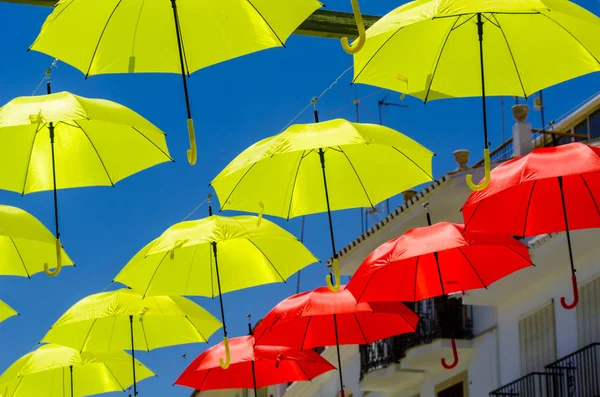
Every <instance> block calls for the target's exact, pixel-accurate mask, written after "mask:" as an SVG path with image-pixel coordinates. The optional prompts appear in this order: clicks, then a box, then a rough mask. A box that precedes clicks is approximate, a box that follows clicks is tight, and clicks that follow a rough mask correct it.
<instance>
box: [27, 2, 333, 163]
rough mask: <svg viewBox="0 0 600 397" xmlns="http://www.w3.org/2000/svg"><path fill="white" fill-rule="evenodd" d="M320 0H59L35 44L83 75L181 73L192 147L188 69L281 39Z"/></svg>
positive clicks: (191, 154) (273, 44)
mask: <svg viewBox="0 0 600 397" xmlns="http://www.w3.org/2000/svg"><path fill="white" fill-rule="evenodd" d="M321 6H322V5H321V3H320V2H318V1H317V0H285V1H273V0H252V1H248V0H227V1H214V0H177V1H176V0H171V1H168V0H160V1H145V0H103V1H97V0H61V1H59V2H58V4H57V5H56V7H55V8H54V11H53V12H52V14H50V16H49V17H48V19H47V20H46V22H45V23H44V26H43V27H42V29H41V32H40V34H39V36H38V37H37V39H36V40H35V42H34V43H33V44H32V46H31V48H30V49H32V50H35V51H40V52H43V53H46V54H48V55H51V56H53V57H55V58H58V59H60V60H62V61H63V62H66V63H68V64H70V65H72V66H74V67H76V68H77V69H79V70H80V71H82V72H83V73H85V75H86V77H87V76H91V75H95V74H107V73H146V72H157V73H178V74H179V73H180V74H181V75H182V79H183V89H184V93H185V100H186V107H187V116H188V132H189V137H190V150H189V151H188V161H189V162H190V164H192V165H194V164H195V162H196V141H195V135H194V124H193V121H192V113H191V110H190V102H189V96H188V89H187V82H186V76H189V75H190V74H191V73H193V72H195V71H196V70H199V69H202V68H205V67H207V66H210V65H214V64H217V63H220V62H223V61H226V60H229V59H232V58H236V57H239V56H242V55H246V54H249V53H253V52H256V51H260V50H264V49H268V48H273V47H281V46H284V42H285V41H286V40H287V38H288V37H289V36H290V35H291V34H292V33H293V32H294V30H296V28H297V27H298V26H299V25H300V24H301V23H302V22H303V21H304V20H305V19H306V18H307V17H308V16H309V15H311V14H312V13H313V12H314V11H315V10H317V9H318V8H320V7H321Z"/></svg>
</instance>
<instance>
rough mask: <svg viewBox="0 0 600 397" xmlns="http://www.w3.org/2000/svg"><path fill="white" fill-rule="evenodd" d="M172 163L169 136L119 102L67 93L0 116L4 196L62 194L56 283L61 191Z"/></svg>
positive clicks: (15, 105)
mask: <svg viewBox="0 0 600 397" xmlns="http://www.w3.org/2000/svg"><path fill="white" fill-rule="evenodd" d="M75 36H76V35H75ZM166 161H172V160H171V157H170V156H169V152H168V149H167V143H166V141H165V135H164V133H163V132H162V131H161V130H159V129H158V128H156V127H155V126H154V125H153V124H151V123H150V122H149V121H147V120H146V119H144V118H143V117H141V116H140V115H138V114H137V113H135V112H133V111H132V110H130V109H127V108H126V107H124V106H121V105H119V104H117V103H115V102H110V101H106V100H101V99H88V98H83V97H80V96H76V95H73V94H70V93H68V92H60V93H57V94H50V95H44V96H32V97H20V98H17V99H14V100H12V101H11V102H9V103H7V104H6V105H4V106H3V107H2V108H0V168H2V169H3V170H5V171H4V172H3V173H2V175H1V176H0V189H4V190H10V191H13V192H18V193H20V194H22V195H24V194H28V193H33V192H40V191H46V190H54V214H55V228H56V244H55V245H56V251H57V268H56V270H55V271H54V272H49V270H48V268H47V267H46V269H45V271H46V273H47V274H48V275H52V276H55V275H57V274H58V273H59V272H60V268H61V267H62V256H61V252H62V249H61V246H60V232H59V230H58V226H59V223H58V202H57V193H56V190H57V189H66V188H77V187H85V186H114V184H115V183H117V182H118V181H120V180H122V179H123V178H126V177H128V176H130V175H132V174H135V173H137V172H140V171H142V170H145V169H147V168H149V167H152V166H154V165H156V164H159V163H163V162H166ZM74 164H76V165H77V166H76V167H75V166H73V165H74Z"/></svg>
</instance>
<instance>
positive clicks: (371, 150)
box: [211, 119, 433, 219]
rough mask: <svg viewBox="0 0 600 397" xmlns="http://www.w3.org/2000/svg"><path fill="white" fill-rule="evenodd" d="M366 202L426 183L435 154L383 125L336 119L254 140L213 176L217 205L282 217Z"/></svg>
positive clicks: (368, 203) (299, 126) (376, 201)
mask: <svg viewBox="0 0 600 397" xmlns="http://www.w3.org/2000/svg"><path fill="white" fill-rule="evenodd" d="M321 148H322V149H323V151H324V157H325V172H326V175H327V186H328V191H329V201H330V205H331V210H332V211H334V210H340V209H347V208H361V207H363V208H369V207H373V206H375V205H376V204H378V203H380V202H382V201H383V200H385V199H388V198H390V197H392V196H394V195H396V194H398V193H401V192H402V191H404V190H407V189H410V188H412V187H414V186H416V185H419V184H421V183H424V182H428V181H431V180H432V179H433V177H432V176H431V174H432V158H433V153H432V152H431V151H430V150H428V149H427V148H425V147H423V146H422V145H420V144H419V143H417V142H415V141H414V140H412V139H410V138H409V137H407V136H406V135H403V134H401V133H399V132H397V131H394V130H392V129H390V128H388V127H384V126H380V125H374V124H359V123H351V122H349V121H346V120H343V119H336V120H330V121H325V122H321V123H315V124H297V125H293V126H291V127H289V128H288V129H287V130H285V131H284V132H282V133H280V134H278V135H275V136H273V137H270V138H267V139H264V140H262V141H260V142H257V143H255V144H254V145H252V146H250V147H249V148H248V149H246V150H245V151H243V152H242V153H241V154H240V155H238V156H237V157H236V158H235V159H234V160H233V161H232V162H231V163H230V164H229V165H228V166H227V167H226V168H225V169H224V170H223V171H221V173H220V174H219V175H218V176H217V177H216V178H215V179H214V180H213V181H212V183H211V185H212V186H213V187H214V189H215V191H216V192H217V196H218V197H219V202H220V204H221V209H224V210H238V211H249V212H258V211H259V203H260V202H262V204H264V213H265V214H269V215H273V216H278V217H282V218H286V219H289V218H293V217H296V216H301V215H308V214H314V213H319V212H325V211H327V203H326V200H325V188H324V185H323V174H322V172H323V171H322V168H321V162H320V155H319V149H321Z"/></svg>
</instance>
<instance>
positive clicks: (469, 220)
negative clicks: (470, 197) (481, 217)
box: [461, 201, 483, 232]
mask: <svg viewBox="0 0 600 397" xmlns="http://www.w3.org/2000/svg"><path fill="white" fill-rule="evenodd" d="M482 202H483V201H479V202H478V203H477V206H476V207H475V209H474V210H473V213H472V214H471V217H470V218H469V219H468V222H467V223H466V224H465V228H464V231H465V232H466V231H467V227H469V223H471V221H472V220H473V218H475V213H476V212H477V210H478V209H479V206H480V205H481V203H482ZM463 208H464V207H463ZM461 212H462V208H461ZM463 215H464V214H463Z"/></svg>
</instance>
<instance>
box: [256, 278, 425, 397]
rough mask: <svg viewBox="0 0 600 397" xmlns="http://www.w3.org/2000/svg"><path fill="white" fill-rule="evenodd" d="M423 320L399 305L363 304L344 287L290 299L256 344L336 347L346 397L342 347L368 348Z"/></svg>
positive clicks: (269, 318)
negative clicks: (358, 346) (370, 344)
mask: <svg viewBox="0 0 600 397" xmlns="http://www.w3.org/2000/svg"><path fill="white" fill-rule="evenodd" d="M418 322H419V316H417V315H416V314H415V313H413V312H412V311H411V310H410V309H408V308H407V307H406V306H405V305H403V304H402V303H400V302H376V303H358V304H357V302H356V299H355V298H354V296H353V295H352V294H351V293H350V292H349V291H347V290H346V289H345V286H342V287H341V288H340V290H339V291H337V292H333V291H331V290H330V289H329V288H327V287H321V288H317V289H315V290H313V291H309V292H304V293H301V294H298V295H294V296H291V297H289V298H287V299H285V300H283V301H282V302H280V303H279V304H278V305H277V306H275V307H274V308H273V309H272V310H271V311H270V312H269V313H268V314H267V315H266V316H265V318H264V319H263V320H262V322H261V323H260V324H259V325H258V326H257V327H256V329H255V331H254V335H255V337H256V343H257V344H259V345H261V344H267V345H284V346H290V347H294V348H298V349H310V348H314V347H321V346H334V345H335V346H337V355H338V372H339V374H340V385H341V390H342V397H343V396H344V382H343V379H342V362H341V361H342V360H341V357H340V347H339V345H357V344H368V343H372V342H375V341H378V340H381V339H384V338H389V337H390V336H394V335H399V334H404V333H408V332H415V329H416V327H417V323H418Z"/></svg>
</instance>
